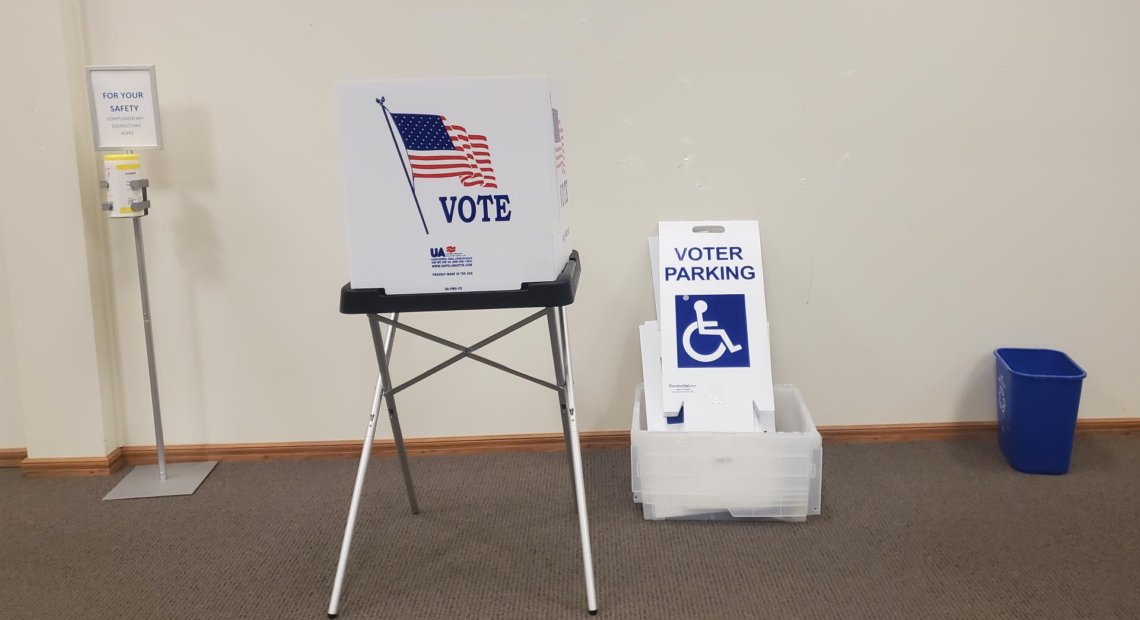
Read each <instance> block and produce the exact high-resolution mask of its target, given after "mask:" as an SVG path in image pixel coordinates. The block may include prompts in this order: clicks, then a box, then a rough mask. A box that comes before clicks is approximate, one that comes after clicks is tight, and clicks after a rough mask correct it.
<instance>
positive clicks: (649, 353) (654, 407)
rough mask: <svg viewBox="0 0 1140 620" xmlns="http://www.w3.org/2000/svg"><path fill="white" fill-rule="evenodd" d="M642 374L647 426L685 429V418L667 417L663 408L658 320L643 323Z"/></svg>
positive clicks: (641, 329)
mask: <svg viewBox="0 0 1140 620" xmlns="http://www.w3.org/2000/svg"><path fill="white" fill-rule="evenodd" d="M639 331H640V335H641V376H642V379H643V382H644V384H645V397H644V398H645V426H646V430H649V431H655V432H656V431H683V430H685V425H684V424H683V419H681V420H678V419H677V418H676V416H674V417H673V418H672V419H670V418H666V417H665V413H664V410H663V409H662V408H661V331H660V330H659V329H658V328H657V321H648V322H646V323H642V324H641V328H640V330H639Z"/></svg>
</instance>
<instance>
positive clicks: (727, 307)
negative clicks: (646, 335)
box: [675, 295, 749, 368]
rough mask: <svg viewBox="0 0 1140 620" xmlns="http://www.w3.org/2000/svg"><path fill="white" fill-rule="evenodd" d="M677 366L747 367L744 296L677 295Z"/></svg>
mask: <svg viewBox="0 0 1140 620" xmlns="http://www.w3.org/2000/svg"><path fill="white" fill-rule="evenodd" d="M675 300H676V309H677V313H676V315H677V367H678V368H747V367H748V366H749V359H748V320H747V318H746V315H745V311H744V295H677V296H676V298H675Z"/></svg>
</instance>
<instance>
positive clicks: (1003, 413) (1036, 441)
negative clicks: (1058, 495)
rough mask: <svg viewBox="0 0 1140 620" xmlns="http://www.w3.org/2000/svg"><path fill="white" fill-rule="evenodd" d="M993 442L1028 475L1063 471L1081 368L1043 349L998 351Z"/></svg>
mask: <svg viewBox="0 0 1140 620" xmlns="http://www.w3.org/2000/svg"><path fill="white" fill-rule="evenodd" d="M994 357H996V358H997V363H996V367H997V409H998V443H999V444H1000V445H1001V452H1002V454H1004V455H1005V460H1006V461H1007V462H1008V463H1009V464H1010V466H1011V467H1013V468H1014V469H1016V470H1018V471H1023V472H1026V473H1030V474H1063V473H1065V472H1067V471H1069V459H1070V457H1071V456H1072V454H1073V433H1074V432H1075V431H1076V427H1077V410H1078V409H1079V408H1080V404H1081V384H1082V383H1083V382H1084V378H1085V371H1084V370H1082V369H1081V367H1080V366H1077V363H1076V362H1074V361H1073V360H1072V359H1071V358H1070V357H1069V356H1068V355H1065V354H1064V353H1062V352H1060V351H1051V350H1049V349H998V350H996V351H994Z"/></svg>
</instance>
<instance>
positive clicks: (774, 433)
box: [630, 221, 823, 520]
mask: <svg viewBox="0 0 1140 620" xmlns="http://www.w3.org/2000/svg"><path fill="white" fill-rule="evenodd" d="M649 246H650V248H649V249H650V264H651V267H652V272H653V284H654V286H653V290H654V301H655V307H656V308H657V315H658V320H656V321H647V322H646V323H644V324H642V325H641V326H640V328H639V336H640V342H641V363H642V376H643V380H644V383H643V385H642V386H638V388H637V390H636V392H635V397H634V412H633V419H632V422H631V427H630V433H631V440H630V441H631V450H630V465H631V480H632V491H633V497H634V501H635V502H637V503H641V504H643V510H644V515H645V518H646V519H652V520H660V519H737V518H769V519H773V518H774V519H783V520H802V519H804V518H806V517H807V515H809V514H819V510H820V489H821V486H820V482H821V479H822V460H823V449H822V441H821V438H820V435H819V432H818V431H817V430H816V428H815V424H814V422H813V421H812V419H811V415H810V414H809V413H808V410H807V406H806V404H805V403H804V401H803V398H802V396H801V395H800V393H799V391H798V390H797V389H796V388H795V387H794V386H790V385H781V386H774V385H773V384H772V364H771V345H770V342H769V329H768V318H767V309H766V305H767V304H766V300H765V293H764V272H763V264H762V259H761V247H760V230H759V225H758V224H757V223H756V222H735V221H728V222H662V223H661V224H660V229H659V235H658V236H657V237H652V238H650V240H649Z"/></svg>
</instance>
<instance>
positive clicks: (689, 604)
mask: <svg viewBox="0 0 1140 620" xmlns="http://www.w3.org/2000/svg"><path fill="white" fill-rule="evenodd" d="M627 459H628V453H627V452H626V451H623V450H591V451H586V452H585V465H586V483H587V492H588V495H589V502H588V506H589V510H590V525H591V528H592V532H593V536H594V554H595V560H596V570H597V584H598V598H599V602H600V606H601V615H600V616H599V617H600V618H611V619H614V620H617V619H644V620H665V619H670V618H717V619H719V618H724V619H735V618H802V619H832V618H834V619H837V620H838V619H843V620H850V619H853V618H873V619H876V620H880V619H896V618H897V619H906V620H912V619H916V618H982V619H998V618H1032V619H1035V620H1041V619H1051V618H1057V619H1062V618H1063V619H1074V618H1096V619H1106V618H1121V619H1124V618H1129V619H1134V618H1140V486H1138V484H1137V482H1138V474H1140V438H1129V437H1090V438H1080V439H1078V442H1077V446H1076V452H1075V456H1074V462H1073V470H1072V472H1071V473H1070V474H1069V475H1067V476H1061V477H1043V476H1028V475H1025V474H1019V473H1017V472H1014V471H1013V470H1011V469H1009V468H1008V467H1007V466H1006V465H1005V463H1004V461H1003V460H1002V458H1001V455H1000V453H999V452H998V451H997V449H996V447H995V445H994V443H993V442H992V441H983V440H971V441H957V442H926V443H905V444H883V445H835V446H827V447H826V448H825V450H824V472H825V476H824V488H823V514H822V515H821V516H819V517H813V518H812V519H811V520H809V522H807V523H804V524H787V523H713V522H646V521H644V520H643V519H642V517H641V511H640V509H639V508H638V507H635V506H634V505H633V504H632V503H631V501H630V495H629V488H630V487H629V465H628V460H627ZM355 467H356V462H355V461H353V460H314V461H286V462H275V463H223V464H221V465H219V466H218V468H217V469H216V470H215V472H214V473H213V474H212V475H211V476H210V478H209V479H207V480H206V483H205V484H204V485H203V487H202V488H201V489H200V490H199V491H198V493H197V494H196V495H194V496H191V497H179V498H165V499H150V500H128V501H119V502H102V501H100V498H101V497H102V496H103V495H104V494H105V493H106V492H107V491H109V490H110V489H111V487H113V486H114V485H115V483H116V482H117V481H118V479H119V478H121V477H122V475H123V474H122V473H120V474H117V475H115V476H112V477H110V478H72V479H56V480H50V479H48V480H42V479H41V480H28V479H24V478H22V477H21V476H20V474H19V473H18V472H17V471H14V470H0V618H4V619H5V620H16V619H24V618H52V619H60V618H82V619H105V618H106V619H109V618H138V619H148V620H149V619H177V618H195V619H199V618H226V619H241V618H258V619H260V618H267V619H275V620H276V619H287V618H307V619H319V618H324V617H325V607H326V605H327V603H328V596H329V591H330V588H331V585H332V577H333V570H334V568H335V564H336V557H337V552H338V550H339V546H340V539H341V533H342V529H343V526H344V519H345V515H346V514H347V510H348V500H349V495H350V492H351V489H352V480H353V475H354V470H355ZM412 467H413V471H414V474H415V477H416V482H417V488H418V491H419V496H420V505H421V507H422V510H423V511H422V513H421V514H420V515H419V516H415V517H413V516H412V515H410V514H409V512H408V509H407V501H406V498H405V496H404V491H403V488H402V484H401V478H400V474H399V468H398V464H397V462H396V461H395V459H392V458H380V459H374V461H373V465H372V468H371V472H370V476H369V479H368V485H367V489H366V493H365V497H364V510H363V513H362V515H361V519H360V522H359V527H358V532H357V538H356V546H355V547H354V553H353V556H352V559H351V561H350V573H349V579H348V583H347V585H346V591H345V598H344V602H343V607H342V610H341V618H343V619H345V620H356V619H361V620H363V619H371V618H395V619H400V620H411V619H416V618H433V619H434V618H479V619H480V620H485V619H487V618H526V619H546V618H570V619H575V620H585V619H586V618H588V617H589V616H587V615H586V611H585V592H584V589H583V585H582V577H581V563H580V559H579V558H580V556H579V546H578V544H579V543H578V533H577V526H576V520H575V513H574V509H573V502H572V499H571V494H570V489H569V482H568V474H567V469H566V461H565V457H564V455H563V454H561V453H549V454H504V455H485V456H447V457H422V458H414V459H413V460H412Z"/></svg>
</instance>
